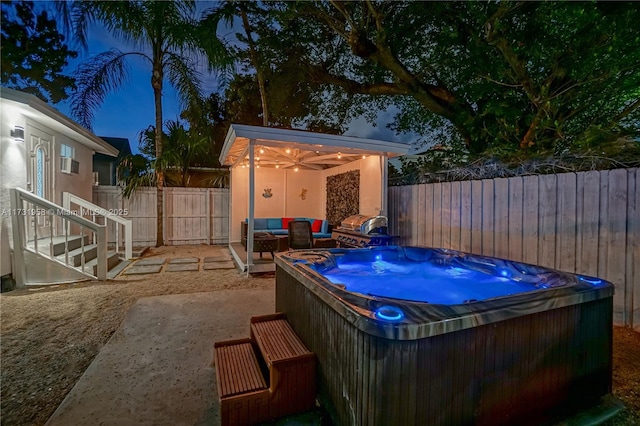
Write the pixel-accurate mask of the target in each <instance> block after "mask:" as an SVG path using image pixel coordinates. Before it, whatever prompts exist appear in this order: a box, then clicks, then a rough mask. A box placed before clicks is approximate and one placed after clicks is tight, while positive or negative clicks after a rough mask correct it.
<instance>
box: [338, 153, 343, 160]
mask: <svg viewBox="0 0 640 426" xmlns="http://www.w3.org/2000/svg"><path fill="white" fill-rule="evenodd" d="M341 158H342V153H341V152H339V153H338V160H339V159H341Z"/></svg>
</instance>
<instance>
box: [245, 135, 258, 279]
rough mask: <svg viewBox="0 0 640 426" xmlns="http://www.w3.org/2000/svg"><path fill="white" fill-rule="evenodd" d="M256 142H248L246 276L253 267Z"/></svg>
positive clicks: (251, 140) (252, 140)
mask: <svg viewBox="0 0 640 426" xmlns="http://www.w3.org/2000/svg"><path fill="white" fill-rule="evenodd" d="M255 144H256V140H255V139H250V140H249V200H248V204H247V206H248V207H249V214H248V218H247V222H248V223H247V276H249V269H250V268H251V266H252V265H253V227H254V224H253V215H254V214H255V193H256V173H255V168H254V167H253V166H254V164H253V162H254V148H255Z"/></svg>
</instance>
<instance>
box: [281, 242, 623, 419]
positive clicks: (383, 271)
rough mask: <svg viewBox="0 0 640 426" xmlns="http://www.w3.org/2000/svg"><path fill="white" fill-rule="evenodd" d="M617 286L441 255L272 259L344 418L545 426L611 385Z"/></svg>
mask: <svg viewBox="0 0 640 426" xmlns="http://www.w3.org/2000/svg"><path fill="white" fill-rule="evenodd" d="M613 290H614V288H613V285H612V284H611V283H609V282H607V281H604V280H600V279H598V278H594V277H586V276H578V275H573V274H568V273H563V272H559V271H555V270H551V269H546V268H542V267H538V266H533V265H527V264H522V263H518V262H511V261H506V260H502V259H496V258H490V257H484V256H477V255H471V254H468V253H462V252H458V251H452V250H445V249H429V248H417V247H395V246H392V247H376V248H364V249H329V250H304V251H300V250H299V251H291V252H286V253H280V254H278V255H277V257H276V310H277V311H279V312H284V313H285V314H286V316H287V319H288V321H289V322H290V323H291V325H292V327H293V329H294V330H295V331H296V333H298V335H299V336H300V338H301V339H302V341H303V342H304V343H305V344H306V345H307V347H308V348H309V349H310V350H311V351H313V352H315V353H316V355H317V358H318V369H317V371H318V374H319V376H318V385H319V397H320V400H321V402H322V403H323V404H324V405H325V406H326V407H327V409H328V411H329V412H330V414H331V416H332V417H333V419H334V421H335V422H336V423H337V424H341V425H412V424H414V425H438V424H447V425H463V424H464V425H466V424H478V425H489V424H490V425H496V424H536V425H537V424H542V423H545V422H549V421H554V420H555V419H557V418H558V416H562V415H566V414H567V413H570V412H572V411H575V410H577V409H580V408H583V407H586V406H589V405H591V404H593V403H594V402H596V401H597V400H598V399H599V398H600V397H602V396H603V395H605V394H607V393H609V392H610V391H611V371H612V364H611V362H612V361H611V359H612V358H611V350H612V309H613Z"/></svg>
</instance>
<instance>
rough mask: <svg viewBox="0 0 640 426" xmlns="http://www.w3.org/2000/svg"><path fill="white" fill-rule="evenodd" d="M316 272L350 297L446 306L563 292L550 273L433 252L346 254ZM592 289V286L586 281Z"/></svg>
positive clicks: (388, 250) (319, 266)
mask: <svg viewBox="0 0 640 426" xmlns="http://www.w3.org/2000/svg"><path fill="white" fill-rule="evenodd" d="M312 269H314V270H315V271H317V272H318V273H320V274H321V275H322V276H324V277H325V278H326V279H328V280H329V281H330V282H331V283H333V284H336V285H340V286H344V289H345V290H346V291H349V292H353V293H359V294H362V295H365V296H372V297H384V298H391V299H398V300H406V301H412V302H425V303H432V304H441V305H457V304H462V303H471V302H477V301H482V300H487V299H493V298H496V297H504V296H511V295H515V294H521V293H527V292H530V291H535V290H540V289H545V288H549V287H552V286H553V287H559V286H563V285H566V284H567V283H566V282H564V281H560V280H557V279H555V280H552V279H550V277H549V274H548V270H545V269H542V268H539V267H535V266H532V265H523V264H520V263H516V262H509V261H505V260H502V259H491V260H488V259H487V258H486V257H480V256H474V255H470V254H460V253H459V252H453V251H438V252H436V251H429V250H426V249H416V248H396V247H394V248H382V249H378V250H375V251H371V252H369V253H368V256H363V254H362V253H360V252H343V253H339V254H337V255H336V256H334V258H333V259H331V260H328V261H325V262H321V263H316V264H314V265H312ZM582 279H583V281H584V282H586V283H590V284H593V282H591V281H592V280H595V281H598V280H597V279H590V278H582Z"/></svg>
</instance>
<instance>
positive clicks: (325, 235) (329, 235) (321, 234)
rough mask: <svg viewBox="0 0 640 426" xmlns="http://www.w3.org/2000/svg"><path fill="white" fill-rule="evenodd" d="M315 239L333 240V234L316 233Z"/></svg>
mask: <svg viewBox="0 0 640 426" xmlns="http://www.w3.org/2000/svg"><path fill="white" fill-rule="evenodd" d="M313 238H331V233H326V232H314V233H313Z"/></svg>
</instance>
